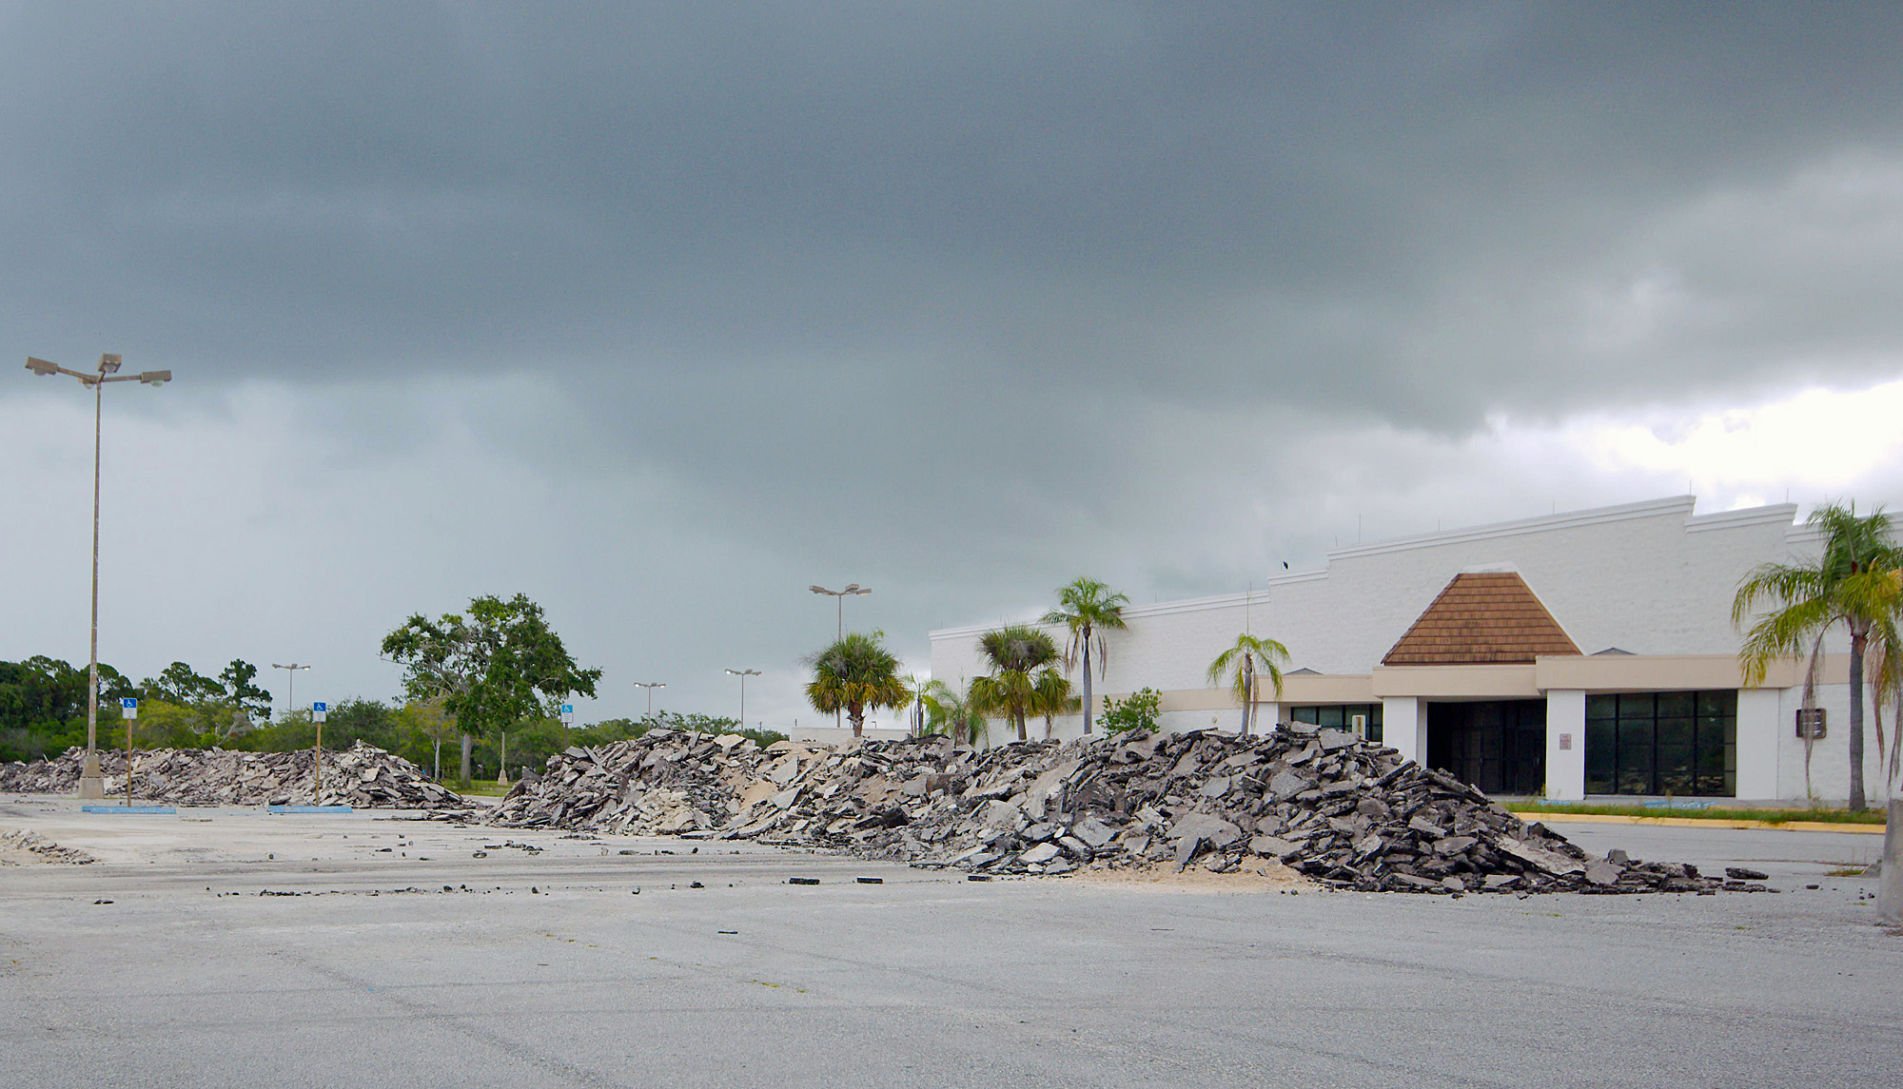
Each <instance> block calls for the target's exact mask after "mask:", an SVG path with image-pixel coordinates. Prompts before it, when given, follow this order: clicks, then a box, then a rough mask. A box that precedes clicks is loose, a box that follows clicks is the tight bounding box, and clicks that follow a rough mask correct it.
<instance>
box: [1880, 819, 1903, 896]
mask: <svg viewBox="0 0 1903 1089" xmlns="http://www.w3.org/2000/svg"><path fill="white" fill-rule="evenodd" d="M1881 874H1882V876H1881V877H1880V878H1879V879H1878V881H1877V919H1878V920H1879V921H1881V922H1882V923H1883V924H1884V925H1886V926H1903V799H1895V800H1892V801H1891V802H1890V819H1889V823H1888V824H1887V825H1886V826H1885V828H1884V830H1883V866H1882V869H1881Z"/></svg>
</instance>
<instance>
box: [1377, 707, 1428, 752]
mask: <svg viewBox="0 0 1903 1089" xmlns="http://www.w3.org/2000/svg"><path fill="white" fill-rule="evenodd" d="M1381 743H1382V744H1384V745H1386V746H1388V747H1389V748H1391V749H1393V750H1395V751H1396V752H1398V753H1400V754H1401V755H1402V756H1405V757H1407V758H1408V759H1409V760H1412V761H1414V762H1415V763H1417V764H1422V763H1426V761H1427V716H1426V715H1424V714H1422V713H1421V701H1420V700H1419V699H1418V698H1417V697H1414V696H1389V697H1387V698H1386V699H1384V700H1382V701H1381Z"/></svg>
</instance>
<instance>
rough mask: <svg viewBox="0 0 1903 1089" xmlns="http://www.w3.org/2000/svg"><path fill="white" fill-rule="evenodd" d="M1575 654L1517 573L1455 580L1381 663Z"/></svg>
mask: <svg viewBox="0 0 1903 1089" xmlns="http://www.w3.org/2000/svg"><path fill="white" fill-rule="evenodd" d="M1578 653H1579V647H1578V646H1576V645H1575V644H1574V643H1573V641H1572V639H1571V638H1570V637H1569V636H1567V634H1566V630H1565V629H1564V628H1562V627H1560V626H1559V621H1557V620H1554V619H1553V614H1552V613H1549V612H1547V611H1546V606H1545V605H1543V604H1541V603H1540V599H1539V597H1538V596H1537V595H1535V594H1534V593H1533V590H1532V588H1531V587H1529V586H1527V584H1526V580H1525V579H1522V578H1521V577H1520V576H1519V575H1518V574H1517V573H1515V572H1512V571H1486V572H1468V573H1466V574H1460V575H1455V576H1454V580H1453V581H1452V582H1450V583H1448V584H1447V586H1446V587H1445V588H1444V589H1442V590H1441V592H1440V596H1439V597H1436V598H1435V599H1434V602H1433V604H1431V605H1429V606H1428V607H1427V611H1425V612H1423V613H1422V614H1421V615H1420V618H1419V619H1417V620H1415V621H1414V626H1413V627H1410V628H1409V629H1407V634H1405V635H1403V636H1401V639H1400V641H1399V642H1397V643H1395V644H1394V647H1393V648H1392V649H1390V650H1389V651H1388V653H1387V657H1385V658H1382V659H1381V664H1382V665H1386V666H1404V665H1501V664H1511V663H1531V662H1532V661H1533V659H1534V658H1535V657H1537V656H1539V655H1542V654H1578Z"/></svg>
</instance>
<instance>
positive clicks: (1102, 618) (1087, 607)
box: [1041, 577, 1130, 735]
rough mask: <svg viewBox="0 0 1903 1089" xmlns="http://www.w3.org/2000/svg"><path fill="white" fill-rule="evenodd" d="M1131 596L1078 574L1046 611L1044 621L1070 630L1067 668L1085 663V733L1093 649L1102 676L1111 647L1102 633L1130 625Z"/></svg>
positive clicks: (1087, 724) (1065, 656)
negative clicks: (1127, 620)
mask: <svg viewBox="0 0 1903 1089" xmlns="http://www.w3.org/2000/svg"><path fill="white" fill-rule="evenodd" d="M1129 603H1130V599H1129V598H1127V597H1125V596H1123V595H1122V594H1113V593H1111V592H1110V587H1108V586H1105V585H1104V584H1103V583H1101V582H1098V581H1097V580H1096V579H1091V578H1081V577H1080V578H1078V579H1077V581H1075V582H1073V583H1071V584H1070V585H1069V586H1066V587H1064V588H1063V589H1061V590H1059V591H1057V605H1058V607H1057V608H1055V609H1052V610H1051V611H1050V612H1048V613H1045V614H1044V619H1043V620H1042V621H1041V623H1045V624H1062V625H1064V627H1065V628H1067V629H1069V631H1070V640H1069V642H1067V643H1066V644H1065V645H1064V668H1065V669H1067V670H1068V669H1073V668H1075V667H1076V665H1077V661H1078V659H1079V658H1082V659H1083V663H1084V698H1083V708H1084V733H1085V734H1086V735H1088V734H1089V733H1090V716H1091V714H1092V707H1091V702H1090V651H1091V648H1092V647H1093V646H1094V647H1095V648H1096V651H1097V672H1098V674H1099V675H1100V676H1101V675H1103V674H1104V673H1105V672H1106V671H1107V670H1108V669H1109V668H1110V651H1109V648H1108V647H1106V646H1105V645H1104V638H1103V633H1104V632H1106V631H1112V630H1116V631H1121V630H1122V629H1123V628H1124V627H1126V626H1127V625H1125V624H1124V622H1123V607H1124V606H1125V605H1128V604H1129Z"/></svg>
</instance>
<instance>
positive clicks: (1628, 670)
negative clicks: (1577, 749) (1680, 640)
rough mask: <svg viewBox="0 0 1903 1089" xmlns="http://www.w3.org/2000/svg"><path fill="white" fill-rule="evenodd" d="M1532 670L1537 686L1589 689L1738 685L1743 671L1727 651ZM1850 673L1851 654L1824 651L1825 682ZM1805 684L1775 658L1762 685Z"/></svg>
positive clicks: (1558, 661) (1551, 662)
mask: <svg viewBox="0 0 1903 1089" xmlns="http://www.w3.org/2000/svg"><path fill="white" fill-rule="evenodd" d="M1534 669H1535V671H1536V673H1537V675H1538V684H1539V687H1540V688H1541V689H1549V688H1581V689H1585V690H1586V691H1588V692H1669V691H1673V690H1685V689H1713V688H1742V687H1744V677H1743V674H1742V673H1741V672H1740V671H1739V669H1738V659H1737V656H1736V655H1731V654H1606V655H1590V656H1587V657H1583V658H1573V657H1553V658H1541V659H1539V661H1538V662H1537V663H1536V664H1535V666H1534ZM1849 674H1850V656H1849V655H1847V654H1826V655H1825V656H1824V676H1823V680H1824V683H1826V684H1841V683H1843V680H1844V678H1846V677H1848V676H1849ZM1803 683H1804V671H1803V668H1802V666H1801V664H1800V663H1799V662H1797V661H1796V660H1795V659H1790V660H1786V661H1782V662H1775V663H1773V664H1772V665H1771V668H1770V669H1769V670H1768V671H1766V673H1765V675H1764V683H1763V684H1762V685H1760V686H1758V687H1762V688H1796V687H1797V686H1799V685H1801V684H1803Z"/></svg>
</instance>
